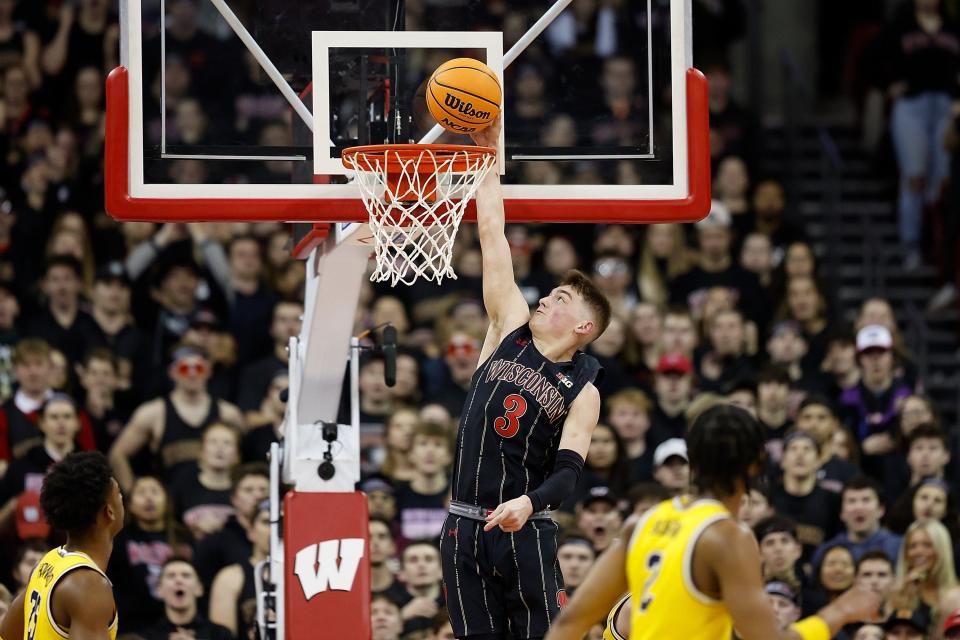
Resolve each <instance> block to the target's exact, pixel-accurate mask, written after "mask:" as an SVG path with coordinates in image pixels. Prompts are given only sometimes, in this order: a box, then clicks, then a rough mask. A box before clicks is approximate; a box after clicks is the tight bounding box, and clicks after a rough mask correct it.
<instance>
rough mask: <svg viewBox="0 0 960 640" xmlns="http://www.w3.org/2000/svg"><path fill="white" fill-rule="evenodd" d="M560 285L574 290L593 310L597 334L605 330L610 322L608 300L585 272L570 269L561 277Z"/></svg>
mask: <svg viewBox="0 0 960 640" xmlns="http://www.w3.org/2000/svg"><path fill="white" fill-rule="evenodd" d="M560 286H568V287H570V288H571V289H573V290H574V291H576V292H577V293H578V294H579V295H580V297H581V298H583V301H584V303H586V305H587V306H588V307H590V310H591V311H593V314H594V320H595V321H596V323H597V334H596V335H597V336H599V335H600V334H602V333H603V332H604V331H606V330H607V325H609V324H610V302H609V301H608V300H607V297H606V296H605V295H603V292H602V291H600V289H598V288H597V285H595V284H593V281H592V280H590V278H588V277H587V276H586V274H584V273H583V272H582V271H579V270H577V269H571V270H570V271H568V272H567V274H566V275H565V276H564V277H563V280H562V281H561V282H560Z"/></svg>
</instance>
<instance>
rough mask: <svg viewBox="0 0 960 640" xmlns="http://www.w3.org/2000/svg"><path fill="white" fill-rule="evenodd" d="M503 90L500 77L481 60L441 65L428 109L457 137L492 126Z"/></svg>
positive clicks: (432, 79)
mask: <svg viewBox="0 0 960 640" xmlns="http://www.w3.org/2000/svg"><path fill="white" fill-rule="evenodd" d="M502 100H503V90H502V89H501V88H500V81H499V80H498V79H497V75H496V74H495V73H494V72H493V71H492V70H491V69H490V67H488V66H487V65H485V64H483V63H482V62H480V61H479V60H474V59H473V58H455V59H453V60H450V61H448V62H445V63H444V64H442V65H440V66H439V67H438V68H437V70H436V71H434V72H433V75H432V76H431V77H430V81H429V82H428V83H427V108H428V109H430V113H431V114H432V115H433V117H434V118H435V119H436V121H437V122H439V123H440V125H441V126H442V127H443V128H445V129H447V130H448V131H452V132H454V133H473V132H474V131H480V130H482V129H485V128H486V127H488V126H490V123H491V122H493V121H494V120H495V119H496V118H497V115H499V113H500V103H501V101H502Z"/></svg>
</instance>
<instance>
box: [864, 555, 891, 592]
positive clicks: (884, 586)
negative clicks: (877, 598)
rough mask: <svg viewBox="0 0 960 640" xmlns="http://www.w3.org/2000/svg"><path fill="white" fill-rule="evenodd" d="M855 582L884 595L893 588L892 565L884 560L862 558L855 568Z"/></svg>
mask: <svg viewBox="0 0 960 640" xmlns="http://www.w3.org/2000/svg"><path fill="white" fill-rule="evenodd" d="M856 584H857V585H858V586H860V587H861V588H863V589H866V590H868V591H873V592H874V593H879V594H880V595H882V596H884V597H886V595H887V594H888V593H890V590H891V589H892V588H893V567H892V566H890V563H889V562H886V561H884V560H864V561H863V562H861V563H860V567H859V569H857V578H856Z"/></svg>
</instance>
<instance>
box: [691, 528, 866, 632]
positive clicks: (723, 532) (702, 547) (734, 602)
mask: <svg viewBox="0 0 960 640" xmlns="http://www.w3.org/2000/svg"><path fill="white" fill-rule="evenodd" d="M696 554H697V555H696V556H695V557H697V556H698V557H699V558H700V561H699V562H703V563H705V565H706V569H707V570H708V571H709V573H710V574H712V575H713V576H715V578H716V582H717V584H718V586H719V588H720V593H721V594H722V598H723V603H724V605H726V607H727V609H728V610H729V611H730V614H731V616H733V622H734V627H735V628H736V630H737V635H738V636H739V637H740V638H742V639H743V640H829V639H830V638H832V637H833V636H834V635H835V634H836V633H837V632H838V631H839V630H840V629H841V628H842V627H843V626H844V625H845V624H848V623H850V622H857V621H861V620H873V619H875V617H876V615H877V613H878V612H879V608H880V599H879V598H878V597H877V595H876V594H874V593H871V592H868V591H865V590H861V589H851V590H850V591H848V592H847V593H846V594H844V595H843V596H841V597H840V598H838V599H837V600H835V601H834V602H832V603H831V604H830V606H828V607H825V608H824V609H821V610H820V611H819V612H818V613H817V615H816V616H810V617H809V618H804V619H803V620H801V621H800V622H797V623H795V624H793V625H790V628H788V629H786V630H780V628H779V626H778V624H777V621H776V617H775V616H774V613H773V609H772V608H771V606H770V603H769V601H768V599H767V596H766V593H765V592H764V589H763V581H762V579H761V571H760V553H759V551H758V549H757V543H756V540H755V539H754V537H753V534H751V533H750V532H749V531H747V530H745V529H743V528H742V527H741V526H740V525H739V524H737V523H736V522H734V521H733V520H725V521H721V522H718V523H716V524H714V525H712V526H710V527H709V528H708V529H707V530H706V531H704V533H703V535H702V536H701V537H700V540H699V541H698V543H697V547H696ZM695 562H696V561H695ZM699 562H698V563H697V565H698V566H694V568H693V573H694V579H696V577H697V575H698V574H699V573H700V572H699V571H698V569H699V568H701V567H702V565H699Z"/></svg>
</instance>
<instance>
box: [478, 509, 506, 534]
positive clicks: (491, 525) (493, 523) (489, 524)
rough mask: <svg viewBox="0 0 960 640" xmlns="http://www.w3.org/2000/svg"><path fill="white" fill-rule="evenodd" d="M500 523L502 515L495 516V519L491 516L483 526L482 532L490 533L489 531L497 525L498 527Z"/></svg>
mask: <svg viewBox="0 0 960 640" xmlns="http://www.w3.org/2000/svg"><path fill="white" fill-rule="evenodd" d="M502 521H503V514H502V513H501V514H500V515H498V516H496V517H493V516H492V515H491V519H490V520H488V521H487V524H485V525H484V527H483V530H484V531H490V530H491V529H493V528H494V527H496V526H497V525H499V524H500V523H501V522H502Z"/></svg>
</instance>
